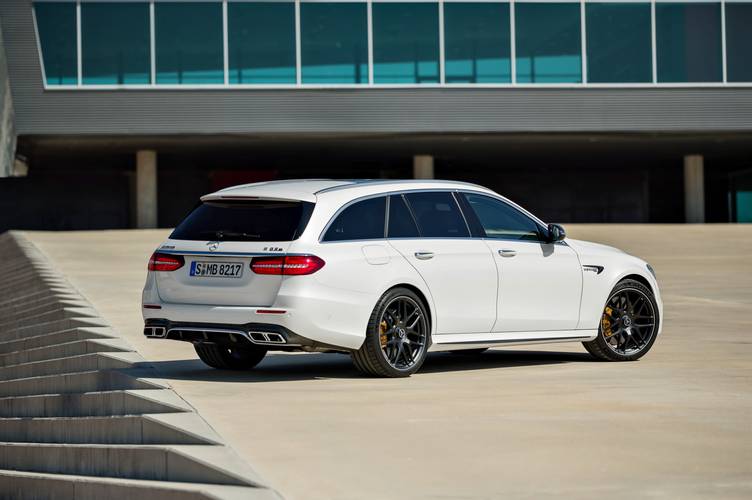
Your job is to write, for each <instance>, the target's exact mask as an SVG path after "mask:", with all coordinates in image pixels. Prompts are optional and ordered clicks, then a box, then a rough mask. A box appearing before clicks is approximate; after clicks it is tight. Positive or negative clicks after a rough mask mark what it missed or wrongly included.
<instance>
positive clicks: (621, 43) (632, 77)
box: [585, 3, 653, 83]
mask: <svg viewBox="0 0 752 500" xmlns="http://www.w3.org/2000/svg"><path fill="white" fill-rule="evenodd" d="M585 9H586V10H585V15H586V16H587V19H586V26H587V35H586V36H587V73H588V82H594V83H645V82H652V81H653V47H652V34H651V27H650V4H649V3H588V4H587V5H586V7H585Z"/></svg>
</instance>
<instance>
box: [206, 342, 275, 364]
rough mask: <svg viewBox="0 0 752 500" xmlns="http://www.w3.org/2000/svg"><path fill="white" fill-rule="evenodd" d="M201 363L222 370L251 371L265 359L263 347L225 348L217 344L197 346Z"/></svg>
mask: <svg viewBox="0 0 752 500" xmlns="http://www.w3.org/2000/svg"><path fill="white" fill-rule="evenodd" d="M194 348H195V349H196V354H198V357H199V358H201V361H203V362H204V363H206V364H207V365H209V366H211V367H212V368H218V369H220V370H250V369H251V368H253V367H254V366H256V365H257V364H259V363H260V362H261V360H262V359H264V356H266V349H264V348H263V347H258V346H253V347H245V348H241V347H224V346H221V345H217V344H195V345H194Z"/></svg>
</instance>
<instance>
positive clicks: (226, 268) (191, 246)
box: [154, 199, 314, 306]
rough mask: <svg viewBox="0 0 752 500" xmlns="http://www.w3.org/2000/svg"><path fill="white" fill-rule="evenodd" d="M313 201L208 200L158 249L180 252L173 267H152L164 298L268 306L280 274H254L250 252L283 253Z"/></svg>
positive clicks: (302, 226) (299, 230)
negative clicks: (178, 263) (157, 269)
mask: <svg viewBox="0 0 752 500" xmlns="http://www.w3.org/2000/svg"><path fill="white" fill-rule="evenodd" d="M313 206H314V204H313V203H309V202H305V201H287V200H273V199H232V200H207V201H204V202H202V203H201V204H200V205H198V206H196V208H194V210H193V211H192V212H191V213H190V214H189V215H188V216H187V217H186V218H185V219H184V220H183V222H181V223H180V224H179V225H178V226H177V227H176V228H175V230H174V231H173V232H172V234H171V235H170V239H169V240H168V241H167V242H165V243H164V244H163V245H162V246H161V247H160V248H159V250H158V252H160V253H167V254H170V255H177V256H182V257H183V259H184V261H185V264H184V265H183V266H181V267H180V268H179V269H177V270H175V271H169V272H155V273H154V274H155V276H156V283H157V289H158V291H159V296H160V297H161V298H162V300H163V301H165V302H168V303H178V304H205V305H222V306H270V305H271V304H272V303H273V302H274V300H275V298H276V296H277V293H278V291H279V287H280V285H281V284H282V276H280V275H268V274H255V273H254V272H253V271H252V270H251V266H250V264H251V260H252V259H253V257H255V256H269V255H280V254H284V253H286V252H287V251H288V249H289V248H290V245H291V243H292V241H294V240H295V239H297V238H298V237H299V236H300V235H301V234H302V232H303V230H304V229H305V226H306V224H307V223H308V220H309V219H310V216H311V212H312V211H313Z"/></svg>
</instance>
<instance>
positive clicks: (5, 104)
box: [0, 27, 16, 177]
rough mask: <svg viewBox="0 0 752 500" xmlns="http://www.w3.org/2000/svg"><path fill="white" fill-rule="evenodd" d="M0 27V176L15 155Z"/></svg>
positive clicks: (4, 173) (6, 171)
mask: <svg viewBox="0 0 752 500" xmlns="http://www.w3.org/2000/svg"><path fill="white" fill-rule="evenodd" d="M6 63H7V61H6V57H5V46H4V44H3V33H2V28H1V27H0V177H6V176H8V175H10V174H11V171H12V170H13V161H14V159H15V156H16V129H15V123H14V116H13V99H12V97H11V92H10V83H9V81H8V66H7V64H6Z"/></svg>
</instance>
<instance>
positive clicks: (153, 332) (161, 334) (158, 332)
mask: <svg viewBox="0 0 752 500" xmlns="http://www.w3.org/2000/svg"><path fill="white" fill-rule="evenodd" d="M144 335H145V336H146V337H150V338H153V339H163V338H165V337H166V336H167V330H165V327H163V326H145V327H144Z"/></svg>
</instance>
